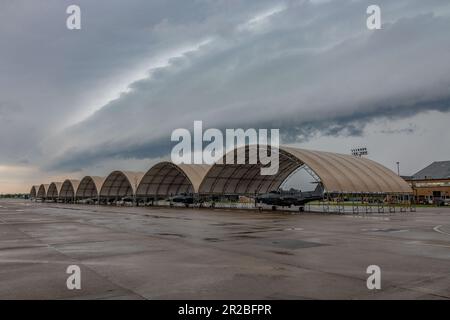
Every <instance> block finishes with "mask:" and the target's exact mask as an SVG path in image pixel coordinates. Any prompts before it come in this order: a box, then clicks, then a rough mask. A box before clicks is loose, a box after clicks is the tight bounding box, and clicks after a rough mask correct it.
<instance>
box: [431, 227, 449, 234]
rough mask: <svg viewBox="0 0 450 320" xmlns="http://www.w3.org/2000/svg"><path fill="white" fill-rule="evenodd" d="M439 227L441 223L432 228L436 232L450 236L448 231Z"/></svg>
mask: <svg viewBox="0 0 450 320" xmlns="http://www.w3.org/2000/svg"><path fill="white" fill-rule="evenodd" d="M441 227H442V225H439V226H436V227H434V228H433V230H434V231H436V232H439V233H442V234H445V235H447V236H450V233H448V232H445V231H442V230H440V228H441Z"/></svg>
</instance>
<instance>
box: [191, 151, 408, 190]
mask: <svg viewBox="0 0 450 320" xmlns="http://www.w3.org/2000/svg"><path fill="white" fill-rule="evenodd" d="M243 148H245V154H246V164H225V159H226V156H224V158H223V161H222V162H223V164H218V163H216V164H214V165H213V167H212V168H211V169H210V170H209V171H208V173H207V174H206V176H205V177H204V179H203V182H202V183H201V185H200V188H199V193H200V194H202V195H226V194H239V195H254V194H261V193H267V192H270V191H272V190H277V189H278V188H279V187H280V186H281V184H282V183H283V182H284V181H285V180H286V178H288V177H289V175H291V174H292V173H293V172H294V171H295V170H297V169H298V168H300V167H302V166H307V167H308V168H309V169H311V170H312V171H313V174H315V175H316V176H317V177H318V178H319V179H320V182H321V183H322V184H323V186H324V188H325V192H327V193H330V194H333V193H336V194H339V193H340V194H354V193H364V194H410V193H412V190H411V188H410V187H409V185H408V184H407V183H406V182H405V181H404V180H403V179H402V178H401V177H399V176H397V175H396V174H395V173H394V172H392V171H391V170H389V169H387V168H385V167H384V166H382V165H380V164H378V163H376V162H374V161H372V160H369V159H366V158H361V157H355V156H350V155H345V154H338V153H331V152H323V151H310V150H305V149H298V148H292V147H280V148H279V149H276V148H272V152H278V154H279V170H278V173H277V174H275V175H267V176H264V175H261V173H260V169H261V167H262V165H261V164H260V163H258V164H248V162H249V161H248V158H249V155H250V154H252V153H253V154H255V153H257V152H258V149H257V146H250V147H249V146H247V147H243ZM242 150H243V149H241V151H242ZM235 151H236V150H233V151H230V152H235ZM235 158H236V154H235ZM235 163H236V161H235Z"/></svg>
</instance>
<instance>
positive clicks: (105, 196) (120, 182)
mask: <svg viewBox="0 0 450 320" xmlns="http://www.w3.org/2000/svg"><path fill="white" fill-rule="evenodd" d="M143 176H144V173H143V172H133V171H113V172H111V173H110V174H109V175H108V176H107V177H106V179H105V181H104V182H103V185H102V188H101V189H100V200H101V201H106V202H108V201H111V200H114V201H118V200H121V199H123V198H134V196H135V194H136V190H137V187H138V185H139V183H140V181H141V179H142V177H143Z"/></svg>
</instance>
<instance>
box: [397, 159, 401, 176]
mask: <svg viewBox="0 0 450 320" xmlns="http://www.w3.org/2000/svg"><path fill="white" fill-rule="evenodd" d="M397 174H398V175H399V176H400V162H399V161H397Z"/></svg>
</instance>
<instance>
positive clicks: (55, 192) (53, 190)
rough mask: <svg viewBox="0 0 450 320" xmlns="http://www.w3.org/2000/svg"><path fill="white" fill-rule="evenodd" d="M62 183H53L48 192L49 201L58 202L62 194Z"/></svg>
mask: <svg viewBox="0 0 450 320" xmlns="http://www.w3.org/2000/svg"><path fill="white" fill-rule="evenodd" d="M62 184H63V183H62V182H52V183H50V186H49V187H48V190H47V197H46V198H47V200H52V201H58V198H59V194H60V192H61V187H62Z"/></svg>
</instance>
